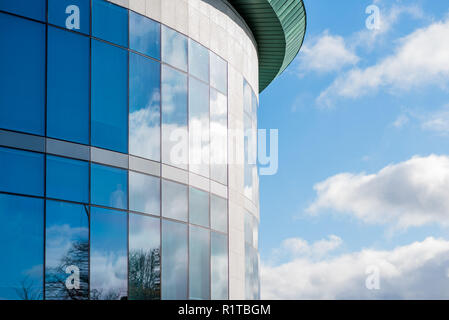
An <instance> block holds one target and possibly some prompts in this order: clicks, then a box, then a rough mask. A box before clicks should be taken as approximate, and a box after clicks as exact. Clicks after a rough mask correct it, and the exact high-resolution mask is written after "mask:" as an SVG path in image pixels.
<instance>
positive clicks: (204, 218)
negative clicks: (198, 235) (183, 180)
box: [189, 187, 209, 227]
mask: <svg viewBox="0 0 449 320" xmlns="http://www.w3.org/2000/svg"><path fill="white" fill-rule="evenodd" d="M189 221H190V223H194V224H198V225H200V226H204V227H209V193H208V192H205V191H201V190H198V189H195V188H192V187H190V189H189Z"/></svg>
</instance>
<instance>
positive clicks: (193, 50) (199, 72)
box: [189, 39, 209, 82]
mask: <svg viewBox="0 0 449 320" xmlns="http://www.w3.org/2000/svg"><path fill="white" fill-rule="evenodd" d="M189 73H190V74H191V75H194V76H195V77H197V78H199V79H201V80H203V81H204V82H209V50H207V48H205V47H203V46H202V45H200V44H199V43H198V42H195V41H193V40H192V39H189Z"/></svg>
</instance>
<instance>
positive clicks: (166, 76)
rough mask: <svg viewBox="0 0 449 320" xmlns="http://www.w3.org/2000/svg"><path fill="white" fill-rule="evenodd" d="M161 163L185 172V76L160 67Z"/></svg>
mask: <svg viewBox="0 0 449 320" xmlns="http://www.w3.org/2000/svg"><path fill="white" fill-rule="evenodd" d="M161 82H162V162H164V163H167V164H171V165H173V166H176V167H179V168H182V169H185V170H187V164H188V157H189V156H188V148H189V144H188V131H187V76H186V75H185V74H184V73H182V72H179V71H177V70H175V69H173V68H170V67H168V66H166V65H162V80H161Z"/></svg>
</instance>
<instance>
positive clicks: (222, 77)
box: [210, 52, 228, 94]
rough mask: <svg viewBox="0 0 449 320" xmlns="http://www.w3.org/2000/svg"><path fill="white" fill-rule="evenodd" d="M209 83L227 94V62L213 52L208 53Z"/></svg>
mask: <svg viewBox="0 0 449 320" xmlns="http://www.w3.org/2000/svg"><path fill="white" fill-rule="evenodd" d="M210 85H211V86H212V87H214V88H215V89H218V90H220V91H221V92H222V93H224V94H227V91H228V64H227V62H226V61H225V60H223V59H222V58H220V57H219V56H217V55H216V54H214V53H213V52H211V53H210Z"/></svg>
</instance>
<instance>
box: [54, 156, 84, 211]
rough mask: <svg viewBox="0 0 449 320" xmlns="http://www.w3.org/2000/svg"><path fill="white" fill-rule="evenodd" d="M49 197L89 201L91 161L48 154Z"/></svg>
mask: <svg viewBox="0 0 449 320" xmlns="http://www.w3.org/2000/svg"><path fill="white" fill-rule="evenodd" d="M46 175H47V178H46V186H47V197H49V198H55V199H62V200H69V201H77V202H85V203H88V202H89V163H88V162H85V161H79V160H72V159H67V158H61V157H55V156H50V155H47V170H46Z"/></svg>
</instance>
